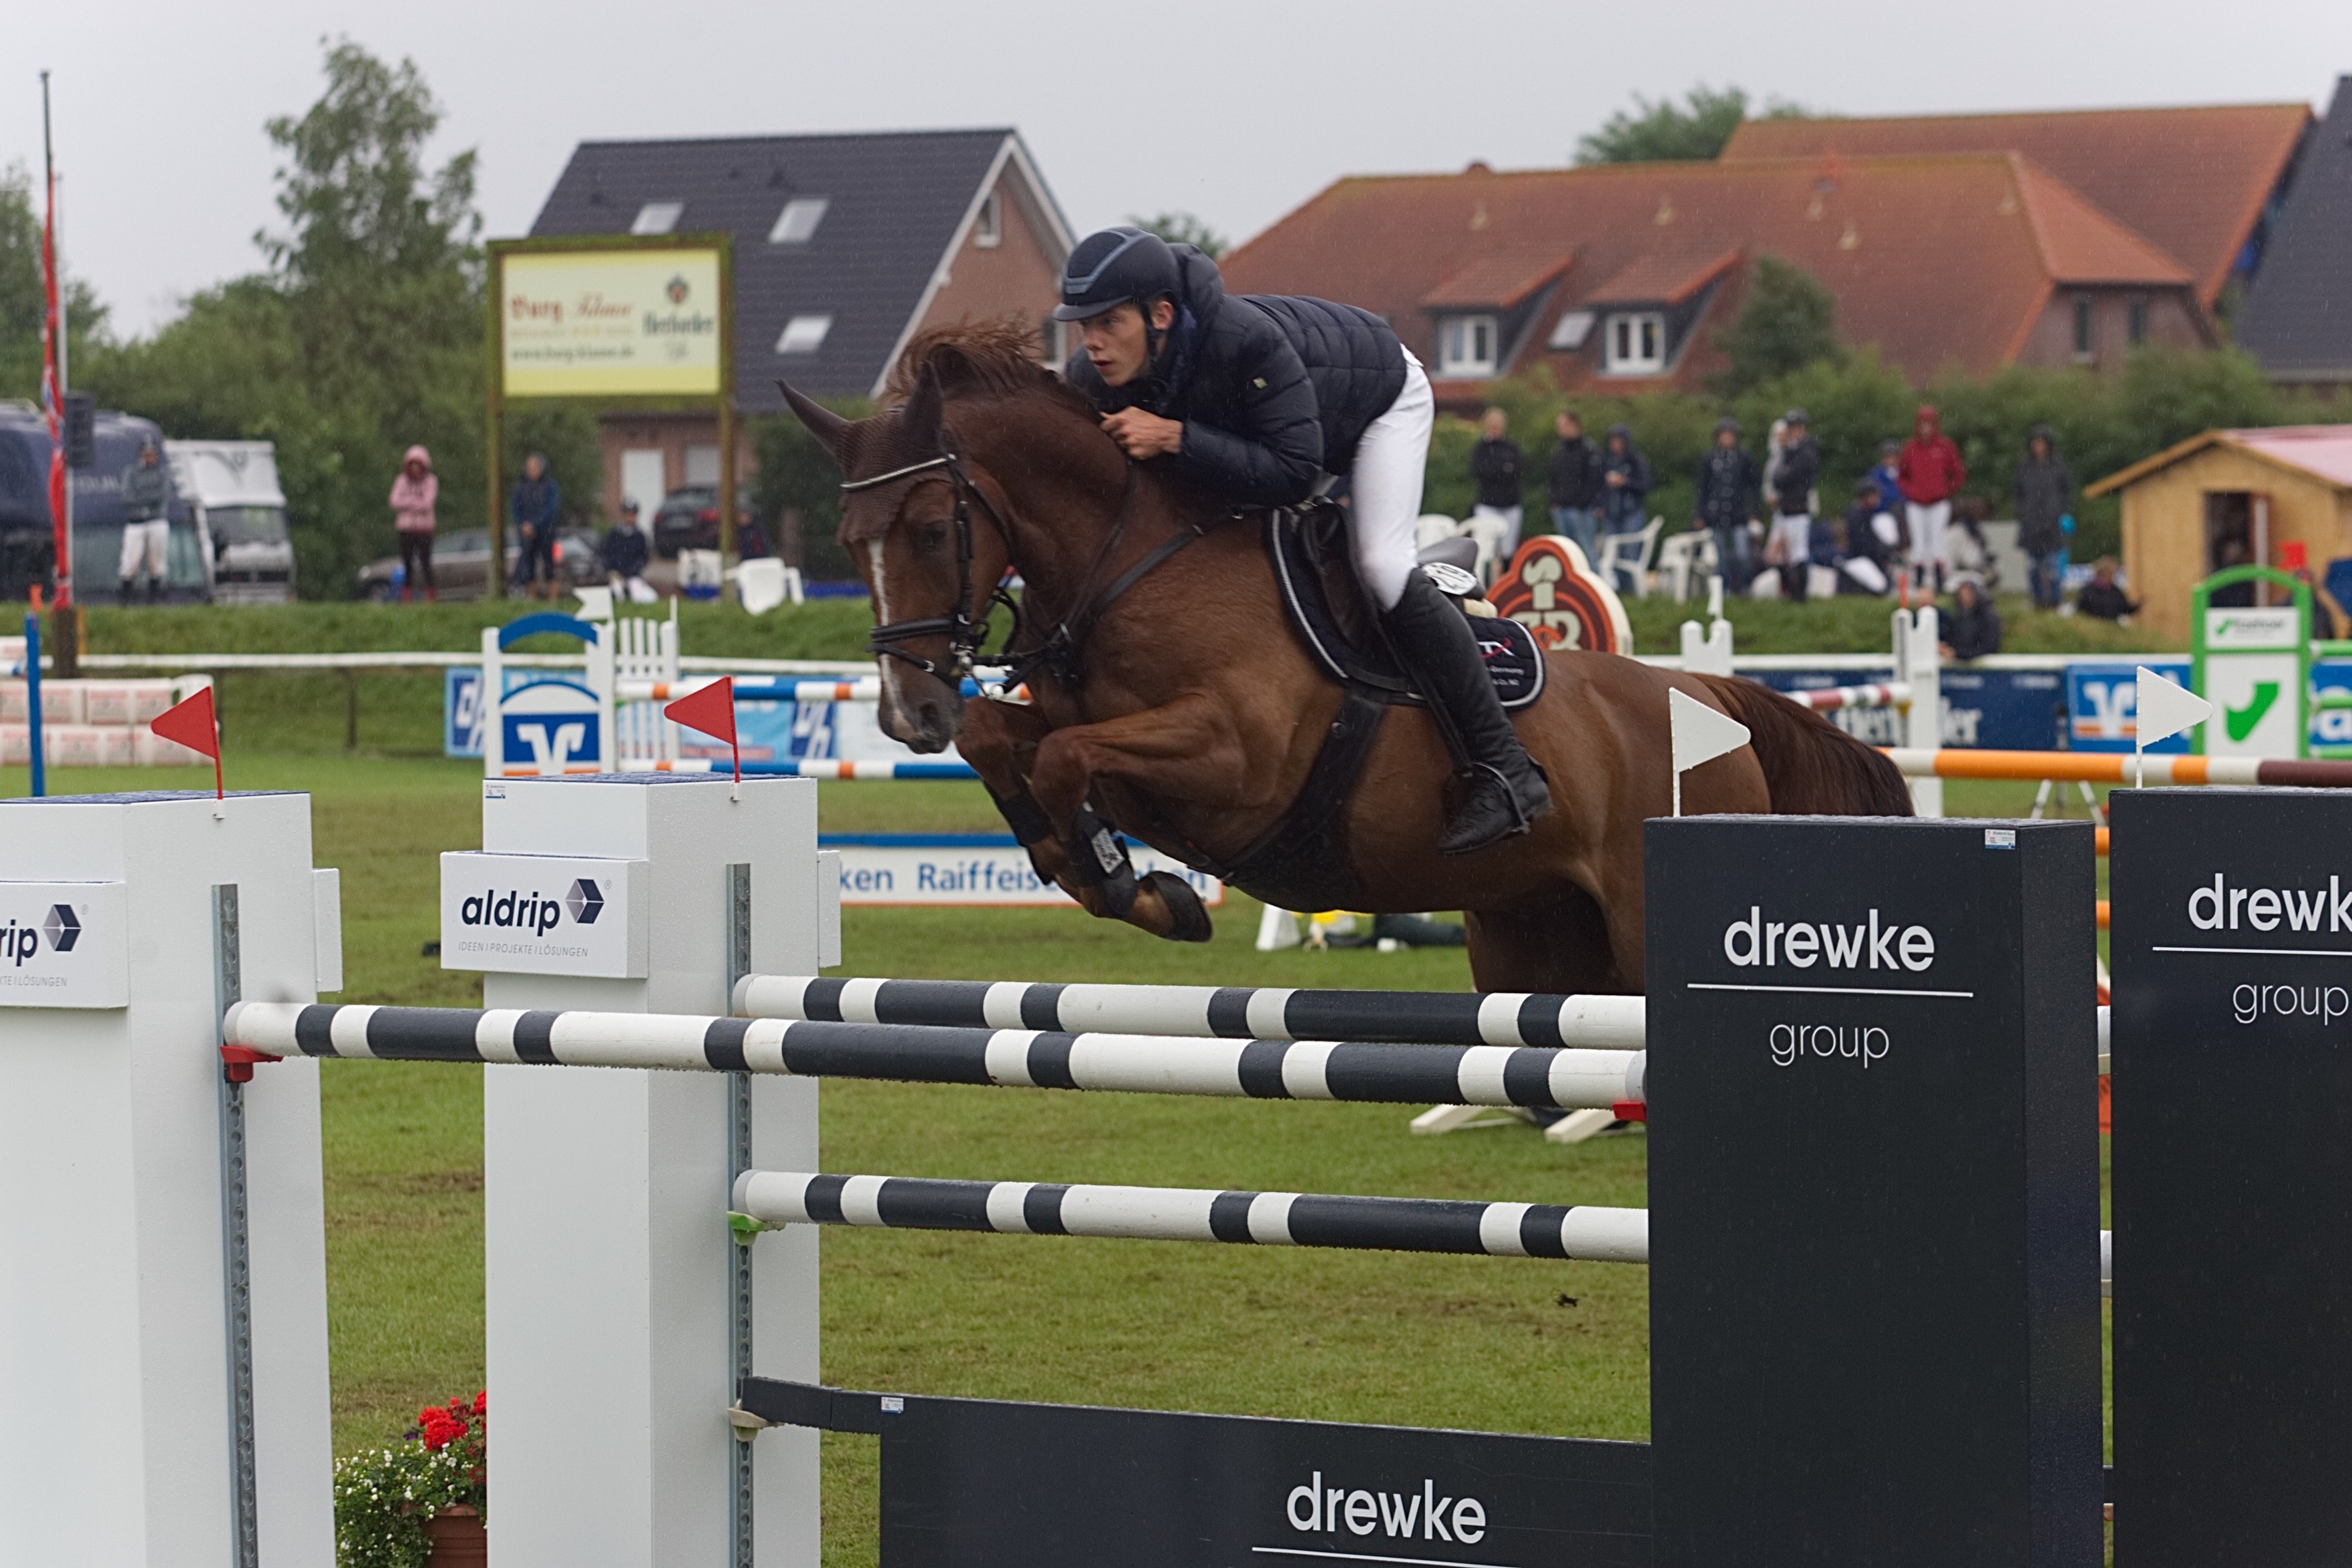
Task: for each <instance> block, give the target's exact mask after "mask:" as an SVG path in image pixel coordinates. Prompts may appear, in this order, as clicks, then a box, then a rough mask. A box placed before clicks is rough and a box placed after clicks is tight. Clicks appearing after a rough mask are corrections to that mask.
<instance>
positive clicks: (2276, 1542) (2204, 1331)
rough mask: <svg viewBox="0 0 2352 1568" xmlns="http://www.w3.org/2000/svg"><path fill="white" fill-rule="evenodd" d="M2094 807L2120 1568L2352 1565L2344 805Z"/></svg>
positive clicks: (2286, 799)
mask: <svg viewBox="0 0 2352 1568" xmlns="http://www.w3.org/2000/svg"><path fill="white" fill-rule="evenodd" d="M2209 727H2210V721H2209ZM2109 805H2110V807H2111V809H2112V810H2113V811H2114V814H2115V816H2114V820H2115V828H2116V838H2115V846H2116V847H2115V853H2114V857H2113V861H2112V866H2111V878H2112V883H2111V886H2112V891H2113V898H2114V907H2115V920H2114V927H2113V930H2112V931H2110V933H2109V934H2110V937H2111V939H2112V943H2111V957H2112V962H2113V963H2114V966H2115V1016H2114V1029H2113V1043H2112V1047H2111V1048H2112V1050H2113V1052H2114V1061H2115V1112H2114V1120H2115V1139H2114V1145H2113V1183H2114V1193H2115V1457H2116V1480H2115V1504H2116V1561H2118V1562H2130V1563H2136V1564H2147V1565H2148V1568H2176V1565H2180V1564H2188V1563H2200V1564H2202V1563H2325V1562H2333V1561H2337V1560H2340V1559H2341V1558H2342V1556H2343V1554H2344V1549H2345V1543H2346V1542H2347V1541H2352V1489H2347V1488H2346V1487H2345V1486H2344V1485H2343V1484H2342V1479H2343V1477H2344V1476H2345V1475H2346V1474H2347V1471H2352V1425H2347V1422H2346V1421H2345V1419H2344V1413H2345V1411H2346V1410H2347V1408H2352V1314H2347V1311H2346V1308H2345V1303H2346V1301H2347V1299H2352V1228H2347V1226H2346V1225H2345V1224H2344V1215H2345V1214H2346V1212H2347V1209H2352V1165H2347V1163H2346V1161H2345V1158H2344V1151H2345V1149H2346V1148H2347V1145H2352V1065H2347V1064H2352V1058H2347V1054H2346V1051H2345V1034H2346V1028H2347V1020H2352V797H2346V796H2343V795H2339V794H2338V793H2337V792H2335V791H2317V790H2315V791H2302V790H2259V791H2257V790H2222V789H2185V790H2117V791H2116V793H2115V796H2114V798H2113V799H2112V800H2111V801H2110V803H2109ZM2232 1097H2237V1098H2239V1099H2241V1100H2242V1101H2243V1102H2244V1103H2247V1104H2250V1105H2255V1104H2258V1105H2259V1107H2260V1110H2261V1119H2260V1123H2259V1126H2257V1127H2254V1128H2252V1129H2250V1130H2249V1135H2248V1136H2244V1137H2217V1136H2215V1129H2214V1111H2215V1110H2216V1108H2217V1107H2220V1106H2221V1105H2224V1104H2226V1103H2228V1102H2229V1101H2230V1100H2231V1098H2232Z"/></svg>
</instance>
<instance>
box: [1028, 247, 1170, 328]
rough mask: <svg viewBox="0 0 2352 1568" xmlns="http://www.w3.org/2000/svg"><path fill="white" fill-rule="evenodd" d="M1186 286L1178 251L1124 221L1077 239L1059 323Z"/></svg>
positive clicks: (1057, 310) (1065, 271) (1065, 268)
mask: <svg viewBox="0 0 2352 1568" xmlns="http://www.w3.org/2000/svg"><path fill="white" fill-rule="evenodd" d="M1181 286H1182V284H1181V279H1179V278H1178V276H1177V272H1176V253H1175V252H1174V251H1172V250H1171V249H1169V248H1168V242H1167V241H1166V240H1164V239H1162V238H1160V237H1159V236H1158V235H1156V234H1147V233H1146V232H1144V231H1143V230H1142V229H1139V228H1129V227H1128V226H1125V225H1121V226H1118V228H1107V229H1104V230H1102V231H1101V232H1099V233H1097V234H1090V235H1088V236H1087V237H1086V238H1084V239H1082V240H1080V241H1078V245H1077V248H1076V249H1075V250H1073V251H1071V252H1070V258H1069V259H1068V260H1067V261H1066V262H1064V263H1062V302H1061V303H1060V304H1058V305H1056V306H1055V307H1054V319H1055V321H1086V320H1087V319H1088V318H1089V317H1093V316H1099V315H1101V314H1102V313H1103V312H1104V311H1106V310H1117V309H1118V307H1119V306H1121V305H1124V304H1126V303H1128V302H1129V300H1132V301H1134V302H1135V303H1137V304H1139V305H1140V304H1143V303H1144V302H1146V301H1148V300H1153V299H1156V298H1158V297H1159V296H1160V295H1162V294H1171V295H1172V294H1174V293H1175V292H1176V291H1177V289H1179V288H1181Z"/></svg>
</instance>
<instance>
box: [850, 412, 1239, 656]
mask: <svg viewBox="0 0 2352 1568" xmlns="http://www.w3.org/2000/svg"><path fill="white" fill-rule="evenodd" d="M944 439H945V437H942V441H943V442H944ZM935 469H936V470H938V472H937V474H936V475H935V476H934V477H936V478H937V479H940V480H943V481H944V482H945V483H947V484H949V485H950V486H952V487H953V488H954V489H955V534H956V602H955V607H954V608H953V609H952V610H950V611H949V612H948V613H947V614H946V615H944V616H921V617H920V618H919V619H915V620H906V621H889V622H886V623H883V624H882V625H879V626H876V627H875V628H874V630H873V631H872V632H871V633H870V634H869V635H868V636H867V637H866V648H867V650H868V651H870V652H872V653H873V654H875V655H876V656H877V657H880V658H896V659H900V660H903V661H904V662H906V663H908V664H910V665H913V666H914V667H915V668H917V669H919V670H921V671H922V672H923V673H924V674H926V675H928V676H930V677H932V678H933V679H939V680H943V681H946V682H947V683H948V684H950V686H960V685H961V683H962V682H963V681H964V680H965V679H967V678H968V677H970V676H971V672H972V668H973V667H974V666H975V665H977V664H978V663H979V662H980V658H981V649H982V645H983V644H985V643H986V641H987V640H988V622H989V617H990V616H992V615H993V614H994V612H995V608H996V606H997V605H1003V606H1004V607H1005V609H1006V610H1007V611H1008V612H1010V613H1011V615H1012V616H1013V631H1012V633H1011V634H1010V636H1008V637H1007V638H1006V643H1005V651H1004V654H1003V657H1002V658H1000V659H999V660H998V661H997V662H998V663H1000V664H1002V665H1003V666H1004V668H1005V676H1004V684H1005V686H1006V688H1007V689H1011V688H1012V687H1013V686H1016V685H1018V684H1019V683H1020V682H1022V681H1024V680H1025V679H1028V677H1029V674H1030V672H1031V671H1032V670H1034V669H1035V668H1037V667H1038V666H1039V665H1044V666H1045V668H1048V669H1050V670H1051V671H1052V672H1053V673H1054V675H1055V677H1056V678H1058V679H1060V680H1061V681H1062V683H1063V684H1064V685H1065V686H1067V687H1069V688H1070V689H1073V690H1075V689H1076V688H1077V686H1078V684H1079V670H1078V650H1079V648H1080V647H1082V646H1083V645H1084V643H1085V641H1086V637H1087V633H1088V632H1089V631H1091V630H1092V629H1093V628H1094V625H1095V623H1096V622H1097V620H1099V619H1101V618H1102V615H1103V612H1105V611H1106V610H1108V609H1109V608H1110V606H1111V605H1113V604H1114V603H1116V602H1117V601H1118V599H1119V597H1120V596H1121V595H1124V594H1125V593H1126V592H1127V591H1128V590H1129V588H1132V587H1134V586H1135V585H1136V584H1138V583H1139V582H1141V581H1142V580H1143V579H1144V578H1146V577H1148V576H1150V574H1152V573H1153V572H1155V571H1157V570H1159V569H1160V566H1161V565H1163V564H1165V563H1167V561H1168V560H1169V559H1170V558H1171V556H1173V555H1175V554H1176V552H1178V551H1180V550H1182V549H1183V548H1184V547H1185V546H1186V545H1188V544H1190V543H1192V542H1193V541H1194V540H1196V539H1199V538H1201V537H1202V536H1203V534H1204V533H1205V532H1206V530H1205V529H1204V528H1202V526H1201V525H1199V524H1197V523H1194V524H1190V525H1187V526H1186V527H1184V528H1182V529H1181V530H1179V531H1177V532H1176V533H1175V534H1174V535H1173V536H1171V538H1168V539H1166V540H1163V541H1161V542H1160V543H1159V544H1158V545H1157V546H1155V547H1154V548H1153V549H1152V550H1151V551H1150V552H1149V553H1148V554H1146V555H1145V556H1144V557H1143V559H1141V560H1140V561H1138V562H1137V563H1135V564H1134V565H1132V566H1130V567H1129V568H1128V569H1127V570H1126V571H1125V572H1122V573H1121V574H1119V575H1118V578H1117V579H1116V580H1114V581H1113V582H1112V583H1111V584H1109V585H1108V587H1106V588H1104V589H1102V590H1100V591H1099V592H1097V591H1094V582H1095V579H1096V578H1097V576H1098V575H1100V574H1101V573H1102V570H1103V568H1104V566H1105V565H1106V564H1107V563H1108V562H1109V560H1110V558H1111V557H1112V556H1113V555H1114V554H1116V553H1117V552H1118V547H1119V543H1120V542H1121V541H1122V540H1123V539H1124V538H1125V537H1126V534H1127V520H1128V514H1129V510H1131V509H1132V506H1133V502H1134V500H1135V486H1136V473H1137V466H1136V465H1135V464H1134V463H1132V462H1130V463H1129V464H1128V466H1127V479H1126V484H1125V488H1124V489H1121V491H1120V492H1119V500H1118V515H1117V517H1115V518H1114V519H1113V520H1112V522H1111V527H1110V532H1109V533H1108V534H1107V535H1106V536H1105V537H1104V539H1103V542H1102V547H1101V548H1100V549H1099V550H1097V551H1096V552H1095V558H1094V560H1093V561H1092V562H1090V563H1088V564H1087V570H1086V575H1085V576H1084V577H1082V578H1080V579H1079V582H1078V588H1077V592H1076V595H1074V596H1073V601H1072V605H1071V608H1070V610H1069V613H1068V614H1066V615H1065V616H1063V617H1062V618H1061V620H1060V622H1059V623H1058V624H1056V625H1055V627H1054V629H1053V631H1052V632H1051V633H1050V634H1048V635H1047V636H1046V637H1045V639H1044V640H1043V641H1042V642H1040V643H1039V644H1038V645H1037V646H1036V647H1034V648H1029V649H1027V650H1024V651H1023V652H1021V653H1018V654H1015V653H1013V649H1012V644H1013V642H1014V641H1015V640H1017V639H1018V638H1019V637H1020V635H1021V626H1022V624H1023V616H1022V614H1021V606H1020V605H1019V604H1017V603H1016V602H1015V601H1014V600H1013V595H1011V594H1009V593H1007V592H1006V591H1005V588H1004V584H1003V580H1002V579H1001V578H1000V579H999V580H998V582H997V584H996V586H995V587H994V588H993V589H992V590H991V591H990V592H989V594H988V595H987V596H986V598H984V599H982V602H981V605H980V616H979V618H978V619H977V620H975V619H974V618H973V617H972V614H971V607H972V587H971V562H972V526H971V503H972V502H974V501H978V502H979V503H980V510H982V511H984V512H986V513H987V514H988V521H989V522H990V523H991V524H992V526H993V527H994V528H995V530H996V532H997V536H998V537H999V538H1001V539H1003V541H1004V549H1005V553H1006V558H1007V559H1008V560H1009V559H1010V558H1011V555H1012V552H1013V529H1012V526H1011V525H1010V524H1009V523H1007V522H1006V521H1005V520H1004V514H1003V513H1002V512H1000V511H998V510H996V503H995V502H993V501H992V500H989V499H988V492H987V491H985V490H983V489H981V488H980V487H979V486H978V485H977V484H975V483H973V482H972V478H971V475H970V474H968V473H966V472H965V471H964V467H963V462H962V460H961V458H960V457H959V456H958V455H957V453H956V452H955V451H954V450H953V449H952V448H949V449H946V450H943V451H941V452H940V455H939V456H938V457H936V458H925V459H924V460H923V461H921V462H919V463H909V464H908V465H907V466H906V467H904V468H893V469H891V470H890V471H889V472H888V473H886V474H876V475H874V476H872V477H871V478H869V479H845V480H844V481H843V482H842V486H841V489H842V491H843V493H844V494H851V495H854V494H856V492H857V491H859V490H870V489H878V488H879V487H881V486H883V485H887V484H891V483H894V482H896V481H898V480H899V479H917V478H919V477H920V476H930V475H932V474H933V470H935ZM940 636H945V637H947V639H948V658H949V662H948V667H947V668H941V667H940V664H939V662H938V661H937V660H935V659H929V658H924V657H923V656H922V655H920V654H917V653H910V652H908V650H907V649H906V648H904V647H899V646H898V645H899V644H901V643H908V642H914V641H916V640H918V639H919V638H923V637H940Z"/></svg>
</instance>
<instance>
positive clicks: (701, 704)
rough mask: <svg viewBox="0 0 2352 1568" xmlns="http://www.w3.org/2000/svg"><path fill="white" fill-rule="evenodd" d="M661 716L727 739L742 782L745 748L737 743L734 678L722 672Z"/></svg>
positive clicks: (720, 738) (717, 737)
mask: <svg viewBox="0 0 2352 1568" xmlns="http://www.w3.org/2000/svg"><path fill="white" fill-rule="evenodd" d="M662 717H663V718H665V719H667V720H668V721H670V722H672V723H674V724H683V725H685V726H686V727H687V728H688V729H689V730H692V731H696V732H697V733H698V734H703V735H709V736H711V737H712V738H714V739H716V740H720V741H724V742H727V749H728V751H729V752H731V753H732V754H733V756H734V759H735V782H736V784H739V785H740V784H742V782H743V749H742V747H740V746H739V745H737V744H736V743H735V678H734V677H733V676H731V675H722V676H720V677H719V679H716V680H714V681H712V682H711V683H710V684H709V685H708V686H705V687H702V688H700V689H698V690H694V691H690V692H688V694H687V695H685V696H684V697H681V698H679V699H678V700H677V701H675V702H673V703H671V704H670V705H669V706H668V707H667V708H665V709H663V710H662Z"/></svg>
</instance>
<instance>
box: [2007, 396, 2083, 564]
mask: <svg viewBox="0 0 2352 1568" xmlns="http://www.w3.org/2000/svg"><path fill="white" fill-rule="evenodd" d="M2011 495H2012V496H2013V497H2014V499H2015V500H2016V502H2017V547H2018V548H2019V549H2020V550H2022V551H2024V552H2025V558H2026V560H2028V561H2029V562H2031V563H2032V572H2031V573H2030V574H2029V575H2028V583H2029V585H2030V586H2031V587H2032V590H2033V604H2034V607H2035V608H2037V609H2043V610H2054V609H2056V608H2057V607H2058V590H2059V588H2060V587H2061V586H2062V585H2063V582H2064V578H2065V562H2066V515H2067V513H2069V512H2071V511H2072V510H2074V475H2073V474H2071V473H2069V472H2068V471H2067V468H2066V459H2065V458H2062V457H2060V456H2059V455H2058V447H2057V446H2056V444H2055V443H2054V442H2053V441H2052V440H2051V438H2050V426H2047V425H2036V426H2034V427H2033V434H2032V435H2031V436H2029V437H2026V439H2025V460H2024V461H2023V462H2021V463H2020V464H2018V465H2017V482H2016V484H2015V485H2014V486H2013V487H2012V488H2011Z"/></svg>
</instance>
